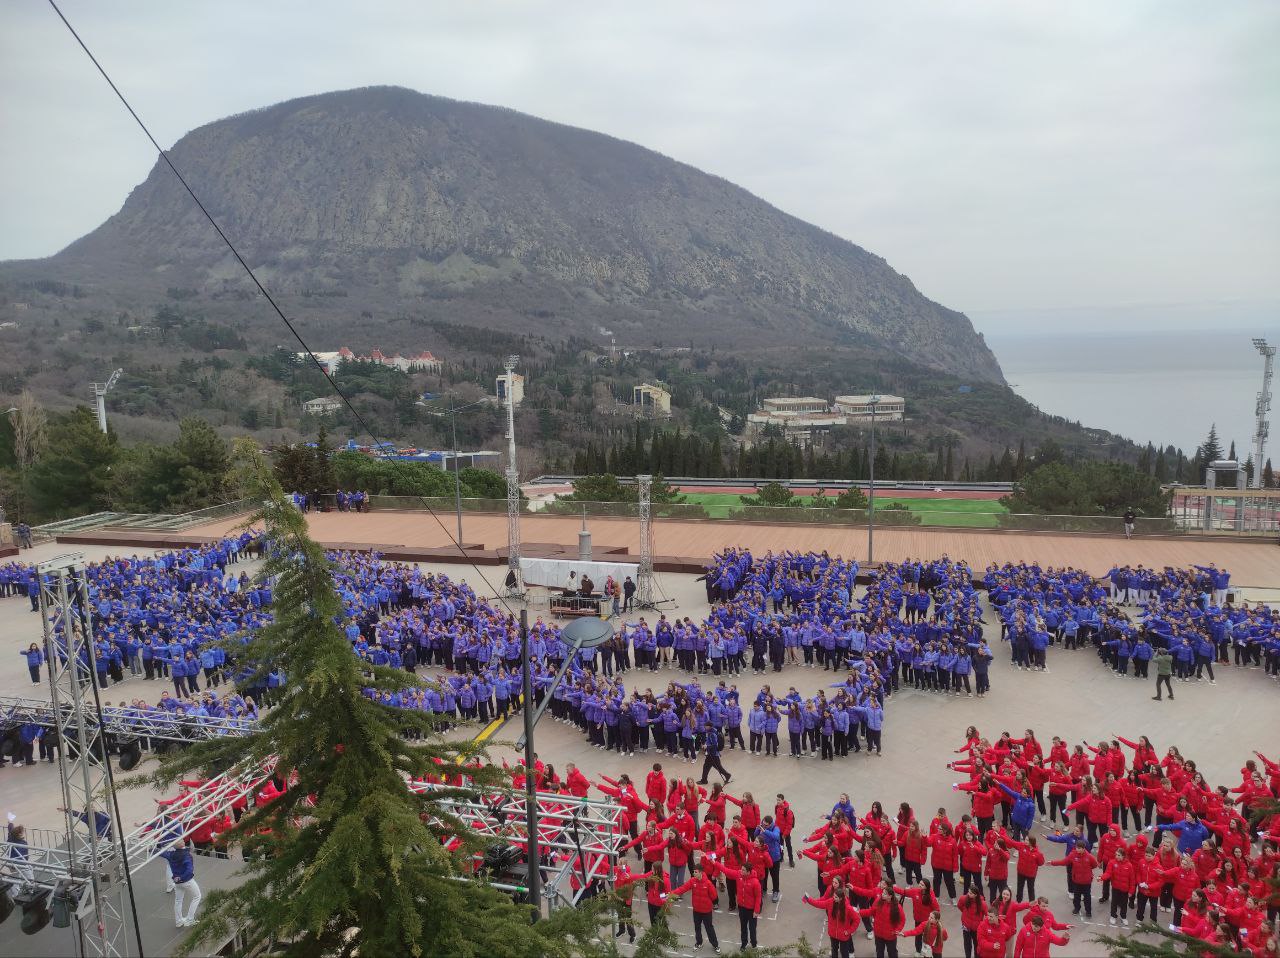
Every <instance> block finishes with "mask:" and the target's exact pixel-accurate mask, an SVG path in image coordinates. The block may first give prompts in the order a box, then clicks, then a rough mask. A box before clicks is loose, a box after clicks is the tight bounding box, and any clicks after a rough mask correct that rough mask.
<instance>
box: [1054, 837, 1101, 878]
mask: <svg viewBox="0 0 1280 958" xmlns="http://www.w3.org/2000/svg"><path fill="white" fill-rule="evenodd" d="M1049 864H1050V865H1065V866H1067V867H1068V868H1070V869H1071V871H1070V875H1071V880H1072V881H1073V882H1075V883H1076V884H1077V885H1089V884H1092V882H1093V869H1094V866H1096V865H1097V864H1098V860H1097V859H1096V858H1094V857H1093V855H1092V854H1091V853H1089V852H1087V851H1085V850H1084V847H1083V846H1080V845H1077V846H1076V847H1075V848H1073V849H1072V850H1071V852H1070V854H1068V855H1067V857H1066V858H1061V859H1059V860H1058V861H1056V862H1050V863H1049Z"/></svg>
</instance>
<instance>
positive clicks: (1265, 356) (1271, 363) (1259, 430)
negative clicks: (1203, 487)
mask: <svg viewBox="0 0 1280 958" xmlns="http://www.w3.org/2000/svg"><path fill="white" fill-rule="evenodd" d="M1253 348H1254V349H1256V350H1257V351H1258V352H1259V353H1261V354H1262V390H1261V391H1260V392H1259V393H1258V404H1257V406H1256V407H1255V413H1256V415H1257V424H1256V425H1255V427H1254V432H1253V482H1252V485H1253V488H1255V489H1261V488H1262V467H1263V465H1264V464H1265V462H1266V458H1265V457H1266V451H1267V436H1268V434H1269V433H1270V431H1271V423H1270V422H1269V421H1268V414H1269V413H1270V412H1271V377H1272V375H1273V373H1274V372H1275V362H1276V347H1275V346H1268V345H1267V341H1266V340H1265V339H1260V338H1258V339H1254V341H1253Z"/></svg>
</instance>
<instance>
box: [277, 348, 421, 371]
mask: <svg viewBox="0 0 1280 958" xmlns="http://www.w3.org/2000/svg"><path fill="white" fill-rule="evenodd" d="M294 355H295V356H297V357H298V358H299V359H300V360H302V361H303V362H304V363H310V362H311V356H315V358H316V361H317V362H319V363H320V365H321V366H323V367H324V369H325V372H327V373H328V374H329V375H330V376H332V375H333V374H334V373H336V372H337V371H338V369H339V368H340V367H341V366H342V364H343V363H349V362H361V363H376V364H377V365H379V366H390V367H392V368H393V369H398V370H400V371H401V372H405V373H410V372H428V373H439V372H440V370H441V369H442V368H443V367H444V363H443V362H442V361H441V360H439V359H437V358H436V357H435V356H433V355H432V354H431V353H430V352H428V351H425V350H424V351H423V352H420V353H417V354H416V355H412V356H401V355H400V354H399V353H392V354H391V355H390V356H387V355H385V354H384V353H383V352H382V350H380V349H377V348H375V349H374V350H373V352H371V353H370V354H369V355H368V356H357V355H356V354H355V353H353V352H352V351H351V350H350V349H348V348H347V347H346V346H343V347H342V348H341V349H338V350H335V351H333V352H325V353H312V354H310V355H308V354H307V353H295V354H294Z"/></svg>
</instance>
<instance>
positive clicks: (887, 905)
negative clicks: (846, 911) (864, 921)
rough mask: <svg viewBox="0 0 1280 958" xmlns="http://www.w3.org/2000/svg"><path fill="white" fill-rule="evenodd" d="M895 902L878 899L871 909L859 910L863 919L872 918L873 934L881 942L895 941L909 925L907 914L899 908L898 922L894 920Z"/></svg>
mask: <svg viewBox="0 0 1280 958" xmlns="http://www.w3.org/2000/svg"><path fill="white" fill-rule="evenodd" d="M894 904H895V903H894V902H890V901H885V900H884V899H883V898H879V899H876V901H875V902H873V903H872V904H871V905H870V906H869V907H867V908H859V909H858V914H859V915H861V916H862V917H863V918H866V917H867V916H870V917H871V932H872V934H874V935H875V936H876V937H877V938H879V939H880V940H881V941H893V940H894V939H895V938H897V937H898V933H899V932H900V931H902V929H903V927H904V926H905V925H906V923H907V913H906V911H905V910H904V909H903V908H902V907H901V906H898V920H897V921H894V920H893V911H894Z"/></svg>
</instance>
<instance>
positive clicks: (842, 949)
mask: <svg viewBox="0 0 1280 958" xmlns="http://www.w3.org/2000/svg"><path fill="white" fill-rule="evenodd" d="M831 958H853V940H852V939H850V938H846V939H845V940H844V941H841V940H840V939H839V938H832V939H831Z"/></svg>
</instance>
